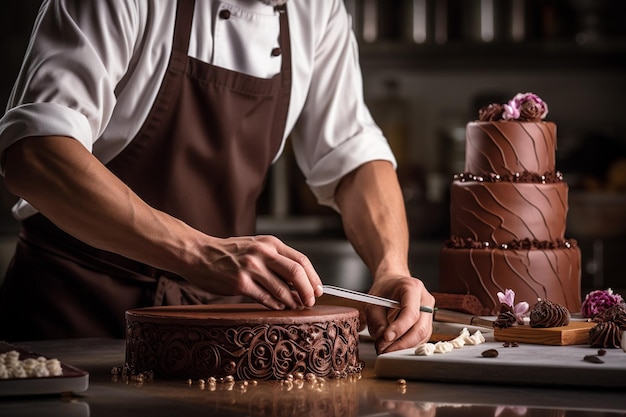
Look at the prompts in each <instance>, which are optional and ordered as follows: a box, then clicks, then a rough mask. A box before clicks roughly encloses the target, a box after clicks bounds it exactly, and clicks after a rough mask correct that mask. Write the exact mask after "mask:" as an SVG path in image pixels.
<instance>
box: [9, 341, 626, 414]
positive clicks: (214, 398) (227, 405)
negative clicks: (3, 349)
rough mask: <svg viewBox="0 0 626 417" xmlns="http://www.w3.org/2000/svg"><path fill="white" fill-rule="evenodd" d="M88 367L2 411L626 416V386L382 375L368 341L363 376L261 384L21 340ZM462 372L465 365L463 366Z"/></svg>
mask: <svg viewBox="0 0 626 417" xmlns="http://www.w3.org/2000/svg"><path fill="white" fill-rule="evenodd" d="M22 345H24V346H27V347H28V348H29V349H31V350H34V351H37V352H39V353H42V354H44V355H46V356H48V357H56V358H58V359H60V360H62V361H64V362H66V363H68V364H71V365H72V366H75V367H77V368H80V369H84V370H86V371H87V372H89V378H90V380H89V388H88V389H87V390H86V391H85V392H82V393H77V394H72V395H68V394H66V395H55V396H36V397H32V396H30V397H12V398H4V399H2V400H0V415H2V416H12V417H19V416H41V415H46V416H47V417H55V416H70V417H71V416H104V417H107V416H115V417H124V416H132V417H137V416H173V415H178V416H184V417H193V416H225V417H229V416H258V417H261V416H262V417H273V416H280V417H286V416H297V417H304V416H338V417H350V416H371V417H373V416H402V417H427V416H429V417H430V416H435V415H437V416H457V415H458V416H468V417H471V416H494V417H507V416H517V417H520V416H529V417H531V416H581V417H582V416H624V415H625V414H626V396H624V392H623V390H622V391H620V390H610V389H593V388H585V389H580V388H578V389H573V388H572V389H568V388H563V387H554V386H552V387H531V386H503V385H499V384H470V383H449V382H439V383H428V382H417V381H412V380H408V381H407V382H406V385H403V384H401V383H400V381H398V379H396V378H391V379H385V378H380V377H377V376H376V374H375V372H374V370H375V369H374V368H375V367H374V365H375V361H376V354H375V352H374V346H373V344H372V343H371V342H370V341H367V340H366V341H363V342H362V343H361V344H360V356H361V359H363V360H364V361H365V363H366V368H365V370H364V372H363V374H362V376H361V378H352V379H346V380H334V381H333V380H330V381H326V382H324V383H323V384H319V383H318V384H316V385H311V384H306V383H303V384H301V385H299V384H294V385H292V386H289V385H288V384H285V383H281V382H279V381H261V382H259V383H258V385H253V384H252V383H249V385H248V386H247V387H244V386H243V384H242V383H236V384H234V385H233V386H230V387H229V386H227V385H226V384H217V386H216V388H215V389H214V390H212V389H210V388H209V387H208V386H205V387H202V386H201V385H200V384H198V383H197V382H196V381H194V382H193V383H192V384H191V385H188V383H187V381H177V380H172V381H165V380H152V381H144V382H143V383H140V382H137V381H124V380H123V379H120V378H119V377H115V376H113V375H112V374H111V370H112V369H113V368H115V367H118V366H121V365H122V364H123V362H124V341H123V340H110V339H79V340H58V341H45V342H29V343H23V344H22ZM459 371H460V372H463V370H462V369H460V370H459Z"/></svg>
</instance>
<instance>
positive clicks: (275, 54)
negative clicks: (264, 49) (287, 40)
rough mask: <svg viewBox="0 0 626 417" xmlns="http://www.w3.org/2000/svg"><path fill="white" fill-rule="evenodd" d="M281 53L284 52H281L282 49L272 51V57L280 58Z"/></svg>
mask: <svg viewBox="0 0 626 417" xmlns="http://www.w3.org/2000/svg"><path fill="white" fill-rule="evenodd" d="M281 53H282V51H281V50H280V48H274V49H272V56H279V55H280V54H281Z"/></svg>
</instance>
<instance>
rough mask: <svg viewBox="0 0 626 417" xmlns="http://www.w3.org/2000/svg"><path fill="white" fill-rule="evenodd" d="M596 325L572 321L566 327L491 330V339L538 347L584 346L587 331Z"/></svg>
mask: <svg viewBox="0 0 626 417" xmlns="http://www.w3.org/2000/svg"><path fill="white" fill-rule="evenodd" d="M595 325H596V323H591V322H586V321H573V322H570V323H569V324H568V325H567V326H562V327H551V328H547V329H541V328H534V327H530V326H528V325H524V326H513V327H508V328H506V329H498V328H494V329H493V338H494V339H495V340H497V341H500V342H518V343H534V344H538V345H555V346H567V345H586V344H589V330H590V329H591V328H592V327H593V326H595Z"/></svg>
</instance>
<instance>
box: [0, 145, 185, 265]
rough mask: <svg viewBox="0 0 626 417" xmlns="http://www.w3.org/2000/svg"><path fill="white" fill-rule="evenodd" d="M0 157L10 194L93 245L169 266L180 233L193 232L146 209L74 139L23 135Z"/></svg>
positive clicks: (180, 242)
mask: <svg viewBox="0 0 626 417" xmlns="http://www.w3.org/2000/svg"><path fill="white" fill-rule="evenodd" d="M4 158H5V182H6V185H7V188H8V190H9V191H10V192H12V193H13V194H15V195H18V196H20V197H22V198H24V199H25V200H27V201H28V202H29V203H30V204H32V205H33V206H34V207H35V208H36V209H38V210H39V211H41V212H42V214H44V215H45V216H46V217H48V218H49V219H50V220H51V221H53V222H54V223H55V224H56V225H57V226H59V227H60V228H61V229H63V230H64V231H66V232H67V233H69V234H71V235H73V236H75V237H76V238H78V239H80V240H82V241H84V242H86V243H88V244H90V245H92V246H94V247H98V248H100V249H104V250H108V251H112V252H117V253H119V254H122V255H124V256H127V257H130V258H134V259H137V260H140V261H142V262H145V263H148V264H151V265H153V266H156V267H159V268H163V269H169V270H171V269H172V267H173V265H174V264H175V263H176V260H175V258H176V256H178V255H176V253H177V252H178V253H180V246H179V245H182V244H183V240H182V239H180V237H181V236H185V234H189V233H193V232H194V231H193V230H192V229H191V228H189V227H187V226H186V225H185V224H184V223H182V222H179V221H178V220H176V219H174V218H172V217H170V216H167V215H165V213H162V212H159V211H158V210H155V209H153V208H151V207H149V206H148V205H147V204H146V203H145V202H143V201H142V200H141V199H140V198H139V197H138V196H137V195H136V194H135V193H133V192H132V191H131V190H130V189H129V188H128V187H127V186H126V185H125V184H124V183H123V182H121V181H120V180H119V179H118V178H117V177H116V176H115V175H113V174H112V173H111V172H110V171H109V170H108V169H107V168H106V167H105V166H104V165H102V164H101V163H100V162H99V161H98V160H97V159H96V158H95V157H94V156H93V155H92V154H91V153H90V152H89V151H87V150H86V149H85V148H84V147H83V146H82V145H81V144H80V143H79V142H78V141H76V140H74V139H71V138H67V137H59V136H50V137H36V138H25V139H23V140H21V141H20V142H17V143H16V144H14V145H12V146H11V147H10V148H9V149H7V150H6V152H5V155H4ZM174 231H175V233H174ZM177 246H178V248H177Z"/></svg>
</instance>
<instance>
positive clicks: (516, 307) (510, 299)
mask: <svg viewBox="0 0 626 417" xmlns="http://www.w3.org/2000/svg"><path fill="white" fill-rule="evenodd" d="M498 300H500V302H501V303H502V304H506V305H508V306H509V307H511V310H512V311H513V314H514V315H515V320H516V321H517V324H524V314H526V312H527V311H528V308H529V305H528V303H527V302H526V301H522V302H519V303H517V304H514V303H515V291H513V290H511V289H509V288H507V289H506V290H504V293H502V292H498Z"/></svg>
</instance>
